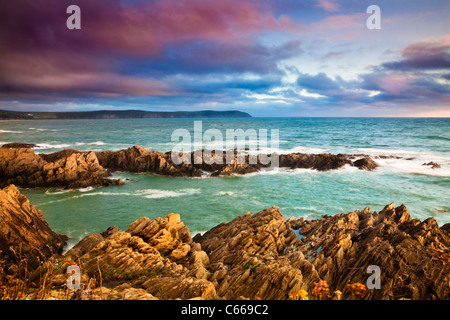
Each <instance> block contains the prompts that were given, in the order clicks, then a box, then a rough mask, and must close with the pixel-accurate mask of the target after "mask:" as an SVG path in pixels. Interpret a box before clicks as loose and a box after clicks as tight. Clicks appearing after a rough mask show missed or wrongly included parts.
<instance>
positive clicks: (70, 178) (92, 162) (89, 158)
mask: <svg viewBox="0 0 450 320" xmlns="http://www.w3.org/2000/svg"><path fill="white" fill-rule="evenodd" d="M108 176H110V173H108V172H107V171H106V170H105V169H104V168H103V167H102V166H100V164H99V163H98V160H97V157H96V155H95V153H94V152H79V151H78V150H73V149H66V150H63V151H60V152H56V153H52V154H45V155H44V154H43V155H37V154H35V153H34V151H33V150H31V149H9V148H0V187H5V186H7V185H9V184H16V185H18V186H20V187H26V188H30V187H66V188H69V189H71V188H85V187H88V186H94V187H95V186H110V185H120V184H123V183H124V182H123V181H122V180H112V179H107V177H108Z"/></svg>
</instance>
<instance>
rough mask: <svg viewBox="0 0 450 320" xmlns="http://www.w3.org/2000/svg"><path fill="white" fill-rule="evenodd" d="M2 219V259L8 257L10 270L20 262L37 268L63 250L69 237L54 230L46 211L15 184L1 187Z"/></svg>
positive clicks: (0, 233)
mask: <svg viewBox="0 0 450 320" xmlns="http://www.w3.org/2000/svg"><path fill="white" fill-rule="evenodd" d="M0 221H1V222H0V251H1V252H0V260H2V259H4V260H5V261H6V272H9V271H10V268H11V267H12V266H13V265H17V264H19V263H22V264H23V266H22V268H23V267H24V266H27V267H28V268H29V269H30V270H31V269H34V268H37V267H38V266H39V261H45V260H47V259H48V258H50V257H51V256H52V255H54V254H58V253H60V252H61V250H62V248H63V246H64V245H65V243H66V241H67V239H68V238H67V236H64V235H60V234H56V233H55V232H53V231H52V230H51V229H50V227H49V225H48V224H47V222H46V221H45V219H44V217H43V215H42V211H40V210H37V209H36V208H35V207H33V206H32V205H31V204H30V201H29V200H28V199H27V198H26V197H25V196H24V195H23V194H21V193H20V191H19V190H18V189H17V188H16V187H15V186H14V185H10V186H8V187H5V188H3V189H1V190H0ZM22 259H26V261H21V260H22Z"/></svg>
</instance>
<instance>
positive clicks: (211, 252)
mask: <svg viewBox="0 0 450 320" xmlns="http://www.w3.org/2000/svg"><path fill="white" fill-rule="evenodd" d="M194 241H196V242H198V243H200V244H201V246H202V248H203V250H205V252H206V253H207V254H208V256H209V260H210V265H211V266H210V269H209V271H210V272H211V274H212V276H211V277H210V278H208V280H210V281H212V282H213V283H214V284H215V286H216V288H217V293H218V295H219V296H221V297H223V298H225V299H238V298H244V297H245V298H250V299H256V298H261V299H287V298H288V297H289V294H293V293H295V292H298V291H299V290H301V289H304V290H305V289H308V288H309V287H311V286H312V285H313V283H314V282H315V281H318V280H319V279H320V278H319V275H318V273H317V271H316V270H315V268H314V266H313V264H312V263H311V262H310V261H308V260H307V259H306V258H305V257H304V255H303V253H302V252H301V251H300V250H298V249H296V243H298V240H297V236H296V234H295V232H293V231H292V230H291V226H290V223H289V222H288V221H287V220H286V219H285V218H284V217H283V215H282V214H281V212H280V210H279V209H278V208H277V207H272V208H269V209H266V210H263V211H261V212H258V213H256V214H254V215H252V214H250V213H247V214H245V215H243V216H239V217H237V218H235V219H234V220H233V221H231V222H229V223H222V224H220V225H218V226H216V227H214V228H212V229H211V230H210V231H208V232H206V233H205V234H203V235H201V236H200V235H197V236H196V237H194Z"/></svg>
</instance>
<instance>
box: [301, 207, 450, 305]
mask: <svg viewBox="0 0 450 320" xmlns="http://www.w3.org/2000/svg"><path fill="white" fill-rule="evenodd" d="M444 229H445V228H444ZM300 233H301V234H302V235H303V237H302V239H301V240H300V243H301V246H300V247H299V249H300V250H301V251H302V253H303V254H304V255H305V256H307V257H308V258H309V259H310V260H311V261H312V263H313V265H314V267H315V269H316V270H317V271H318V273H319V276H320V277H321V278H322V279H324V280H325V281H327V283H328V284H329V286H330V288H332V289H333V290H340V291H342V292H343V293H344V295H343V298H344V299H347V298H351V297H350V296H349V293H348V291H345V287H346V284H348V283H355V282H359V283H362V284H365V283H366V280H367V279H368V276H369V275H368V274H367V273H366V272H367V268H368V267H369V266H370V265H376V266H378V267H379V268H380V270H381V288H380V289H378V290H368V291H367V293H366V296H365V298H367V299H402V298H409V299H448V298H450V296H449V294H450V288H449V283H448V273H446V271H445V269H444V268H442V267H441V266H440V264H439V263H436V261H435V255H434V254H433V250H434V249H443V250H448V249H447V248H448V247H449V245H450V237H449V234H448V233H447V232H446V231H444V230H443V229H439V227H438V225H437V223H436V221H435V220H434V219H433V218H429V219H426V220H425V221H420V220H418V219H412V218H411V216H410V215H409V212H408V210H407V209H406V207H405V206H404V205H401V206H399V207H395V206H394V204H393V203H392V204H390V205H387V206H386V207H385V208H384V209H383V210H382V211H380V212H379V213H376V212H374V213H371V212H370V209H369V208H366V209H365V210H363V211H358V210H357V211H354V212H350V213H347V214H337V215H335V216H332V217H325V218H322V219H318V220H313V221H305V223H304V224H303V226H302V227H301V229H300Z"/></svg>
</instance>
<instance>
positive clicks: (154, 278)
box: [66, 214, 218, 299]
mask: <svg viewBox="0 0 450 320" xmlns="http://www.w3.org/2000/svg"><path fill="white" fill-rule="evenodd" d="M66 257H69V258H70V259H76V260H78V261H83V265H84V272H85V273H86V274H87V275H88V276H89V277H96V278H97V279H99V277H100V276H101V277H102V279H103V283H111V282H115V283H123V282H127V283H128V284H129V285H130V286H131V287H133V288H139V289H144V290H145V291H146V292H147V293H149V294H150V295H152V296H154V297H157V298H160V299H175V298H181V299H190V298H195V297H201V298H204V299H217V298H218V296H217V295H216V291H215V287H214V285H213V284H212V283H211V282H209V281H207V280H206V278H208V277H209V276H210V273H209V271H208V270H207V269H206V268H207V267H209V259H208V256H207V255H206V253H205V252H204V251H202V250H201V246H200V245H199V244H197V243H195V242H194V241H193V240H192V238H191V235H190V232H189V229H188V228H187V227H186V226H185V225H184V224H183V223H182V222H181V221H180V215H178V214H169V215H167V216H166V217H165V218H156V219H155V220H150V219H149V218H146V217H143V218H141V219H138V220H136V221H135V222H133V223H132V224H131V225H130V226H129V227H128V228H127V230H126V231H121V230H118V229H117V228H116V227H111V228H109V229H108V230H106V231H105V232H104V233H102V234H92V235H90V236H88V237H86V238H85V239H83V240H82V241H81V242H80V243H79V244H77V245H76V246H75V247H74V248H72V249H71V250H69V251H68V252H67V254H66Z"/></svg>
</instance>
